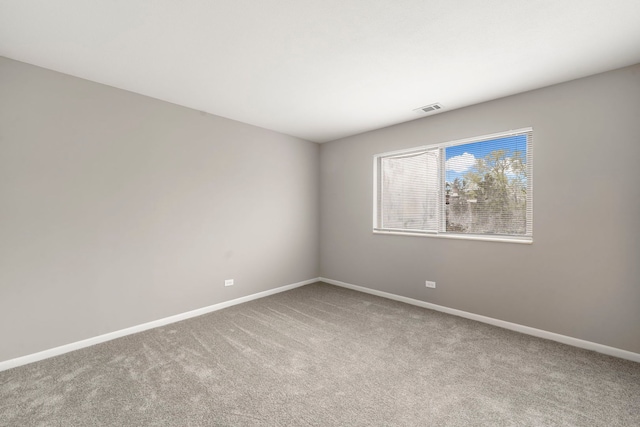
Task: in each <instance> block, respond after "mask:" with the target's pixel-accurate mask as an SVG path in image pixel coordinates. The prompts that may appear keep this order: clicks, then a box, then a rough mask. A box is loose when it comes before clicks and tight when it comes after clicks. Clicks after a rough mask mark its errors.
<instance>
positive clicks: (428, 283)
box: [424, 280, 436, 288]
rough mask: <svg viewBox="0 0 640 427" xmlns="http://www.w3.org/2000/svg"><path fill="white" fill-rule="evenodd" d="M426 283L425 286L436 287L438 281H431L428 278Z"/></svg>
mask: <svg viewBox="0 0 640 427" xmlns="http://www.w3.org/2000/svg"><path fill="white" fill-rule="evenodd" d="M424 284H425V286H426V287H427V288H435V287H436V282H430V281H428V280H427V281H426V282H425V283H424Z"/></svg>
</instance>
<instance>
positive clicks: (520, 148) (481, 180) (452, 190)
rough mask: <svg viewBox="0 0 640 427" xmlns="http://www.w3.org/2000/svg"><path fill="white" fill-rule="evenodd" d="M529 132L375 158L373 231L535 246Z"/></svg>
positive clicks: (396, 152)
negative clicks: (522, 243) (533, 238)
mask: <svg viewBox="0 0 640 427" xmlns="http://www.w3.org/2000/svg"><path fill="white" fill-rule="evenodd" d="M531 145H532V129H531V128H527V129H520V130H517V131H511V132H503V133H499V134H493V135H486V136H482V137H478V138H470V139H465V140H460V141H453V142H448V143H444V144H435V145H429V146H424V147H418V148H413V149H409V150H402V151H395V152H392V153H383V154H378V155H376V156H374V170H375V177H374V182H375V191H374V225H373V227H374V228H373V229H374V232H376V233H399V234H414V235H430V236H439V237H454V238H469V239H481V240H504V241H516V242H527V243H528V242H531V240H532V225H533V204H532V202H533V175H532V171H533V159H532V155H533V152H532V146H531Z"/></svg>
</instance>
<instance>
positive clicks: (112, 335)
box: [0, 277, 320, 372]
mask: <svg viewBox="0 0 640 427" xmlns="http://www.w3.org/2000/svg"><path fill="white" fill-rule="evenodd" d="M318 281H320V278H318V277H316V278H313V279H309V280H304V281H302V282H297V283H292V284H290V285H285V286H280V287H279V288H274V289H269V290H266V291H262V292H258V293H255V294H251V295H247V296H244V297H240V298H236V299H232V300H230V301H224V302H221V303H218V304H213V305H210V306H207V307H203V308H198V309H196V310H191V311H187V312H185V313H180V314H176V315H174V316H169V317H165V318H162V319H158V320H153V321H151V322H147V323H143V324H140V325H136V326H132V327H130V328H125V329H120V330H119V331H114V332H109V333H106V334H103V335H98V336H96V337H93V338H87V339H85V340H81V341H76V342H73V343H70V344H65V345H61V346H59V347H54V348H51V349H49V350H44V351H40V352H38V353H33V354H29V355H26V356H21V357H17V358H15V359H9V360H6V361H4V362H0V372H2V371H6V370H7V369H11V368H16V367H18V366H22V365H27V364H29V363H33V362H38V361H40V360H44V359H48V358H50V357H54V356H59V355H61V354H64V353H69V352H71V351H74V350H79V349H81V348H85V347H90V346H92V345H96V344H100V343H103V342H106V341H111V340H114V339H116V338H121V337H124V336H127V335H131V334H136V333H138V332H142V331H146V330H148V329H153V328H157V327H159V326H164V325H168V324H170V323H175V322H179V321H181V320H186V319H190V318H192V317H196V316H202V315H203V314H207V313H211V312H213V311H218V310H222V309H223V308H227V307H231V306H234V305H238V304H242V303H244V302H249V301H252V300H255V299H259V298H264V297H267V296H269V295H273V294H277V293H280V292H284V291H288V290H291V289H295V288H298V287H300V286H304V285H309V284H311V283H315V282H318Z"/></svg>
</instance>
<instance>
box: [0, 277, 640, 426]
mask: <svg viewBox="0 0 640 427" xmlns="http://www.w3.org/2000/svg"><path fill="white" fill-rule="evenodd" d="M0 425H2V426H21V427H22V426H65V427H67V426H93V425H108V426H307V425H310V426H474V425H479V426H640V364H638V363H634V362H629V361H624V360H619V359H615V358H612V357H608V356H604V355H600V354H598V353H593V352H589V351H586V350H580V349H577V348H573V347H569V346H565V345H562V344H558V343H555V342H551V341H546V340H542V339H538V338H533V337H530V336H527V335H521V334H518V333H515V332H511V331H507V330H504V329H500V328H497V327H493V326H489V325H485V324H482V323H476V322H473V321H470V320H466V319H462V318H458V317H454V316H450V315H446V314H442V313H438V312H434V311H430V310H425V309H422V308H418V307H414V306H410V305H406V304H403V303H399V302H395V301H390V300H386V299H382V298H378V297H375V296H371V295H367V294H362V293H359V292H354V291H351V290H347V289H342V288H338V287H334V286H331V285H327V284H322V283H318V284H313V285H308V286H304V287H302V288H298V289H294V290H292V291H288V292H285V293H281V294H277V295H273V296H270V297H267V298H263V299H260V300H256V301H252V302H249V303H246V304H242V305H238V306H235V307H231V308H228V309H225V310H221V311H218V312H215V313H211V314H208V315H205V316H201V317H198V318H194V319H190V320H186V321H183V322H180V323H176V324H172V325H169V326H165V327H162V328H158V329H154V330H150V331H146V332H143V333H140V334H136V335H132V336H128V337H125V338H121V339H118V340H114V341H111V342H108V343H104V344H100V345H96V346H93V347H90V348H86V349H83V350H79V351H76V352H73V353H69V354H66V355H63V356H59V357H56V358H52V359H48V360H45V361H41V362H37V363H34V364H31V365H27V366H23V367H19V368H16V369H11V370H8V371H5V372H0Z"/></svg>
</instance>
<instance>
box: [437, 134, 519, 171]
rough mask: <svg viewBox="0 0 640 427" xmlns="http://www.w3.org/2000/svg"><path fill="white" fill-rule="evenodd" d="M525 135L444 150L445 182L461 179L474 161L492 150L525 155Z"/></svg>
mask: <svg viewBox="0 0 640 427" xmlns="http://www.w3.org/2000/svg"><path fill="white" fill-rule="evenodd" d="M526 147H527V137H526V135H514V136H507V137H503V138H497V139H491V140H487V141H481V142H472V143H470V144H464V145H455V146H453V147H447V148H446V149H445V154H446V159H445V160H446V180H447V181H448V182H451V181H453V180H454V179H455V178H462V177H463V176H464V174H465V173H466V172H467V171H468V170H469V169H471V168H472V167H473V165H474V164H475V159H481V158H483V157H485V156H486V155H487V154H489V153H490V152H492V151H493V150H498V149H504V150H506V151H507V152H508V153H511V152H513V150H519V151H521V152H522V153H526Z"/></svg>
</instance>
